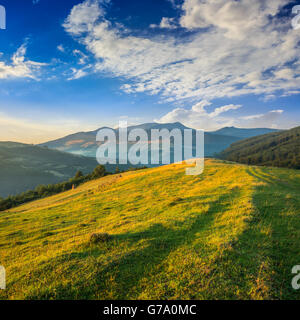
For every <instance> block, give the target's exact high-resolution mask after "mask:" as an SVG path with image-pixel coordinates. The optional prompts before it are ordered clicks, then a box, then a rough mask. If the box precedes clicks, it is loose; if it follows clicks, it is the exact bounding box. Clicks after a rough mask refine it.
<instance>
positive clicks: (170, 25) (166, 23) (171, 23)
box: [150, 17, 177, 29]
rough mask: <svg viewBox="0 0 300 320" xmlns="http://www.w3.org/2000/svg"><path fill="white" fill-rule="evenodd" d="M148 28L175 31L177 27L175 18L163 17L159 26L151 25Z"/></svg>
mask: <svg viewBox="0 0 300 320" xmlns="http://www.w3.org/2000/svg"><path fill="white" fill-rule="evenodd" d="M150 28H161V29H176V28H177V25H176V21H175V18H167V17H163V18H162V19H161V22H160V24H159V25H156V24H151V25H150Z"/></svg>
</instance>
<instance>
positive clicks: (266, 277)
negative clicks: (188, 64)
mask: <svg viewBox="0 0 300 320" xmlns="http://www.w3.org/2000/svg"><path fill="white" fill-rule="evenodd" d="M185 167H186V166H185V165H170V166H165V167H160V168H155V169H146V170H142V171H136V172H128V173H125V174H121V175H115V176H108V177H105V178H102V179H100V180H96V181H92V182H89V183H87V184H85V185H82V186H80V187H79V188H78V189H76V190H74V191H68V192H66V193H62V194H59V195H56V196H53V197H50V198H46V199H42V200H39V201H36V202H33V203H28V204H26V205H24V206H21V207H19V208H14V209H12V210H11V211H9V212H2V213H0V264H2V265H4V266H5V267H6V271H7V290H5V291H1V292H0V298H3V299H297V298H300V294H299V293H298V292H297V291H294V290H293V289H292V288H291V284H290V283H291V279H292V275H291V269H292V267H293V265H296V264H300V254H299V247H300V219H299V218H300V195H299V190H300V174H299V171H294V170H285V169H274V168H273V169H270V168H262V167H259V168H258V167H248V166H244V165H237V164H230V163H224V162H221V161H215V160H207V161H206V167H205V172H204V174H203V175H200V176H187V175H185ZM99 232H100V233H108V234H110V235H112V239H111V240H109V241H107V242H103V243H98V244H90V242H89V237H90V235H91V234H92V233H99Z"/></svg>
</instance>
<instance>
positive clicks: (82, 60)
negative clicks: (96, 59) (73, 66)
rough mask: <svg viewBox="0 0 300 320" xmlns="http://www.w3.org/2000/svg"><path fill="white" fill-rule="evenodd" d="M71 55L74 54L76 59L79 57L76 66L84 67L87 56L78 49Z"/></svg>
mask: <svg viewBox="0 0 300 320" xmlns="http://www.w3.org/2000/svg"><path fill="white" fill-rule="evenodd" d="M73 54H74V55H75V56H78V57H79V60H78V64H82V65H84V64H85V63H86V61H87V60H88V56H87V55H85V54H84V53H83V52H81V51H80V50H78V49H75V50H73Z"/></svg>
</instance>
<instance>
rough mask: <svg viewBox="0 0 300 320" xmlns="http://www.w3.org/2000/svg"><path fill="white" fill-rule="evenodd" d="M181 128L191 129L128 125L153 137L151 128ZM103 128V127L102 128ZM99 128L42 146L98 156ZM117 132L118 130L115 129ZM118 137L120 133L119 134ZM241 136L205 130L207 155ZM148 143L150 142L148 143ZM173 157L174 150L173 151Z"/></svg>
mask: <svg viewBox="0 0 300 320" xmlns="http://www.w3.org/2000/svg"><path fill="white" fill-rule="evenodd" d="M164 128H165V129H168V130H172V129H180V130H181V131H182V132H183V130H184V129H190V128H188V127H186V126H184V125H183V124H181V123H179V122H176V123H164V124H159V123H144V124H141V125H136V126H131V127H128V132H130V131H131V130H133V129H144V130H146V132H147V134H148V137H149V138H150V137H151V129H159V130H161V129H164ZM100 129H103V128H100ZM100 129H97V130H95V131H90V132H78V133H75V134H71V135H69V136H66V137H63V138H61V139H57V140H54V141H49V142H45V143H43V144H41V146H46V147H48V148H50V149H56V150H60V151H65V152H70V153H74V154H81V155H84V156H88V157H94V158H95V156H96V151H97V148H98V145H99V143H97V142H96V134H97V132H98V131H99V130H100ZM113 130H114V131H115V132H116V135H117V132H118V130H115V129H113ZM117 137H118V135H117ZM240 139H241V138H240V137H234V136H229V135H222V134H218V133H217V132H216V133H214V132H205V156H207V157H211V156H213V155H214V154H216V153H218V152H221V151H222V150H224V149H226V148H227V147H229V146H230V145H231V144H232V143H234V142H236V141H238V140H240ZM147 145H148V143H147ZM171 158H172V151H171Z"/></svg>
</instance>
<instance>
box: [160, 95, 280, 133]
mask: <svg viewBox="0 0 300 320" xmlns="http://www.w3.org/2000/svg"><path fill="white" fill-rule="evenodd" d="M241 107H242V106H241V105H234V104H230V105H225V106H221V107H217V108H215V109H214V110H211V111H208V108H211V103H210V102H208V101H201V102H199V103H197V104H195V105H194V106H193V107H192V108H191V109H185V108H175V109H174V110H172V111H171V112H169V113H167V114H166V115H164V116H163V117H162V118H160V119H157V120H155V121H156V122H158V123H172V122H177V121H179V122H182V123H183V124H185V125H186V126H188V127H192V128H196V129H205V130H217V129H220V128H223V127H226V126H236V127H244V128H261V127H272V128H279V127H280V126H279V123H281V120H282V119H281V115H282V113H283V110H281V109H279V110H272V111H269V112H267V113H264V114H255V115H250V116H243V117H232V116H228V115H226V113H227V112H229V111H234V110H237V109H240V108H241Z"/></svg>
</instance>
